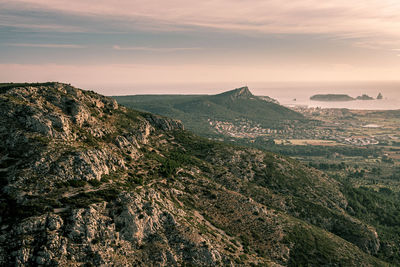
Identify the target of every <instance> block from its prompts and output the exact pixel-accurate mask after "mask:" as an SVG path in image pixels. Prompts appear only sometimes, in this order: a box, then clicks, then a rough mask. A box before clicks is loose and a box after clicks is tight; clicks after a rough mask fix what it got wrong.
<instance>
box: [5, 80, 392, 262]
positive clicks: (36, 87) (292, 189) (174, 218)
mask: <svg viewBox="0 0 400 267" xmlns="http://www.w3.org/2000/svg"><path fill="white" fill-rule="evenodd" d="M239 93H240V94H245V93H246V92H245V89H244V91H243V92H242V91H240V92H239ZM0 140H1V142H0V186H1V191H0V266H83V265H85V266H86V265H87V266H93V265H94V266H169V265H172V266H183V265H189V266H235V265H238V266H249V265H262V266H286V265H292V266H295V265H299V264H303V265H307V264H310V265H312V266H318V265H320V263H327V264H328V265H329V266H339V265H347V266H352V265H353V266H357V265H358V264H360V263H362V265H364V266H380V265H384V263H383V262H381V261H379V260H377V259H376V258H374V257H372V256H371V255H369V254H375V253H376V252H377V251H378V250H379V246H380V243H379V237H378V235H377V233H376V231H375V229H374V228H373V227H371V226H369V225H366V224H365V223H363V222H360V221H358V220H357V219H354V218H352V217H351V216H350V215H348V214H347V213H346V206H347V201H346V199H345V197H344V196H343V195H342V193H341V192H340V190H339V184H338V182H337V181H335V180H332V179H330V178H328V177H325V176H323V174H322V173H320V172H319V171H317V170H314V169H309V168H306V167H305V166H302V165H300V164H299V163H297V162H295V161H293V160H291V159H287V158H284V157H280V156H277V155H273V154H269V153H266V152H263V151H259V150H254V149H244V148H235V147H232V146H225V145H222V144H218V143H213V142H211V141H208V140H206V139H201V138H198V137H195V136H194V135H192V134H190V133H187V132H185V131H183V125H182V124H181V123H180V122H179V121H176V120H172V119H167V118H163V117H161V116H157V115H153V114H148V113H142V112H138V111H134V110H130V109H127V108H125V107H123V106H119V105H118V104H117V103H116V102H115V101H114V100H112V99H109V98H107V97H104V96H100V95H97V94H95V93H94V92H90V91H83V90H80V89H76V88H73V87H71V86H70V85H66V84H61V83H46V84H25V85H9V86H3V87H0ZM348 228H351V229H353V230H352V232H350V233H349V232H348V231H345V230H346V229H348ZM310 237H311V239H310ZM345 240H346V241H345ZM305 244H306V245H305ZM315 244H316V245H315ZM321 244H329V245H328V247H321V246H322V245H321ZM310 262H311V263H310Z"/></svg>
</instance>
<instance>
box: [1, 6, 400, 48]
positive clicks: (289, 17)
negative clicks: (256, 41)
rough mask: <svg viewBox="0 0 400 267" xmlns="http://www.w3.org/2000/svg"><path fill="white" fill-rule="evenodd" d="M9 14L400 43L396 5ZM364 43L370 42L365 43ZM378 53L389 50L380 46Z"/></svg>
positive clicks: (55, 8)
mask: <svg viewBox="0 0 400 267" xmlns="http://www.w3.org/2000/svg"><path fill="white" fill-rule="evenodd" d="M1 8H3V9H4V8H7V9H8V10H19V11H24V10H25V11H26V15H27V16H29V13H28V11H32V10H33V11H36V12H40V11H43V12H55V13H57V12H58V13H61V14H64V15H71V16H81V17H86V18H90V19H94V20H98V19H103V20H104V21H105V22H106V23H110V24H112V25H113V26H115V27H117V28H118V27H120V28H124V29H127V28H129V27H139V28H141V29H153V30H163V29H165V30H171V28H172V29H175V30H188V29H190V30H193V29H196V28H207V29H214V30H227V31H236V32H256V33H260V34H263V33H266V34H270V33H278V34H326V35H330V36H332V38H333V37H336V38H338V37H343V38H349V39H355V40H357V41H359V40H360V39H362V40H363V42H364V47H368V46H376V44H374V42H375V41H378V40H380V41H382V40H386V39H400V31H399V29H400V1H398V0H352V1H348V0H326V1H320V0H292V1H281V0H247V1H241V0H203V1H197V0H196V1H195V0H169V1H161V0H147V1H143V0H120V1H118V2H117V3H114V2H110V1H109V0H98V1H96V4H93V1H90V0H68V1H67V0H52V1H48V0H14V1H8V2H5V3H3V4H0V9H1ZM365 39H368V40H367V41H366V40H365ZM379 47H385V48H386V47H389V46H388V45H379Z"/></svg>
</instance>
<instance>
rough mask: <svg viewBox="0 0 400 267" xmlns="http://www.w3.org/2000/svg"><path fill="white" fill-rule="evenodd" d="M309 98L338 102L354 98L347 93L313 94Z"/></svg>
mask: <svg viewBox="0 0 400 267" xmlns="http://www.w3.org/2000/svg"><path fill="white" fill-rule="evenodd" d="M310 100H314V101H332V102H338V101H353V100H354V98H353V97H351V96H349V95H343V94H325V95H313V96H312V97H310Z"/></svg>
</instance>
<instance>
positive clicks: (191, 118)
mask: <svg viewBox="0 0 400 267" xmlns="http://www.w3.org/2000/svg"><path fill="white" fill-rule="evenodd" d="M114 99H116V100H117V101H118V103H120V104H122V105H125V106H127V107H130V108H135V109H140V110H143V111H148V112H152V113H156V114H160V115H164V116H168V117H171V118H177V119H179V120H181V121H182V122H183V123H184V124H185V126H186V127H187V128H188V129H189V130H192V131H194V132H196V133H198V134H201V135H204V136H210V135H218V134H221V133H222V134H223V135H227V133H224V132H221V131H219V129H218V125H222V124H227V125H230V126H231V127H240V126H241V125H242V124H246V127H248V132H249V133H251V131H249V130H250V129H252V128H253V129H254V128H260V129H261V128H262V129H284V128H285V127H291V126H292V125H293V124H294V123H296V122H298V121H302V120H305V119H304V117H303V116H302V115H301V114H300V113H297V112H294V111H292V110H290V109H288V108H285V107H283V106H281V105H279V104H276V103H273V102H271V101H266V100H265V99H264V98H262V97H257V96H254V95H253V94H252V93H251V92H250V91H249V89H248V88H247V87H242V88H238V89H235V90H231V91H228V92H224V93H222V94H218V95H194V96H190V95H166V96H162V95H155V96H151V95H147V96H141V95H138V96H114ZM228 135H229V133H228Z"/></svg>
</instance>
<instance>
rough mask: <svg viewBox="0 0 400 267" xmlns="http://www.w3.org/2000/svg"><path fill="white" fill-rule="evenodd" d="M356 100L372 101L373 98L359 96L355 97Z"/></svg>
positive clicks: (364, 95)
mask: <svg viewBox="0 0 400 267" xmlns="http://www.w3.org/2000/svg"><path fill="white" fill-rule="evenodd" d="M356 100H374V98H373V97H370V96H369V95H366V94H363V95H361V96H357V97H356Z"/></svg>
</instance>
